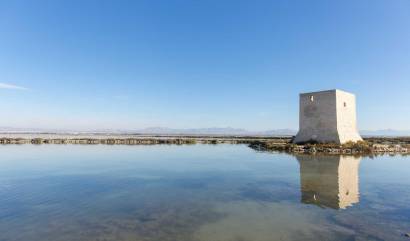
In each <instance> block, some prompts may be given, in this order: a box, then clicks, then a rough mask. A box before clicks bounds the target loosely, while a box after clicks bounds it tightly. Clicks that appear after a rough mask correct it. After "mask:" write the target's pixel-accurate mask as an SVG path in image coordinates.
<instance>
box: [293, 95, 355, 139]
mask: <svg viewBox="0 0 410 241" xmlns="http://www.w3.org/2000/svg"><path fill="white" fill-rule="evenodd" d="M359 140H362V138H361V137H360V135H359V132H358V131H357V126H356V98H355V96H354V95H353V94H351V93H348V92H344V91H341V90H326V91H319V92H311V93H303V94H300V109H299V132H298V134H297V135H296V137H295V139H294V141H293V142H294V143H304V142H309V141H315V142H319V143H337V144H343V143H346V142H348V141H353V142H356V141H359Z"/></svg>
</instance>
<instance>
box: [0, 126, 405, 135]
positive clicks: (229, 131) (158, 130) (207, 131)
mask: <svg viewBox="0 0 410 241" xmlns="http://www.w3.org/2000/svg"><path fill="white" fill-rule="evenodd" d="M0 133H73V134H75V133H89V134H99V133H105V134H107V133H113V134H145V135H241V136H242V135H243V136H246V135H248V136H249V135H254V136H293V135H295V134H296V133H297V131H296V130H294V129H276V130H267V131H249V130H245V129H239V128H232V127H224V128H219V127H213V128H190V129H173V128H166V127H150V128H145V129H134V130H131V129H130V130H125V129H96V130H89V131H79V130H61V129H40V128H14V127H0ZM360 134H361V135H363V136H410V130H393V129H385V130H362V131H360Z"/></svg>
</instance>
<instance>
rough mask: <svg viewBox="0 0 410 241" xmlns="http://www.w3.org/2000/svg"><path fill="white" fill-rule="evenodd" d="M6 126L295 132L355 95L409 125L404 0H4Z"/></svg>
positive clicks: (371, 119) (389, 124)
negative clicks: (303, 112)
mask: <svg viewBox="0 0 410 241" xmlns="http://www.w3.org/2000/svg"><path fill="white" fill-rule="evenodd" d="M0 30H1V34H0V110H1V117H2V118H0V127H17V128H53V129H55V128H58V129H78V130H92V129H140V128H146V127H154V126H155V127H157V126H158V127H169V128H206V127H233V128H244V129H248V130H254V131H258V130H272V129H283V128H291V129H297V128H298V120H299V119H298V113H299V110H298V103H299V102H298V101H299V100H298V98H299V97H298V95H299V93H300V92H309V91H317V90H326V89H336V88H337V89H342V90H345V91H349V92H353V93H355V94H356V98H357V110H358V125H359V129H361V130H375V129H387V128H392V129H402V130H404V129H410V98H409V97H410V1H408V0H394V1H391V0H344V1H329V0H315V1H306V0H300V1H296V0H283V1H282V0H276V1H275V0H270V1H264V0H255V1H250V0H246V1H244V0H206V1H195V0H190V1H189V0H173V1H169V0H154V1H153V0H146V1H145V0H138V1H133V0H132V1H121V0H117V1H114V0H112V1H104V0H95V1H89V0H67V1H62V0H49V1H45V0H26V1H20V0H10V1H6V0H0Z"/></svg>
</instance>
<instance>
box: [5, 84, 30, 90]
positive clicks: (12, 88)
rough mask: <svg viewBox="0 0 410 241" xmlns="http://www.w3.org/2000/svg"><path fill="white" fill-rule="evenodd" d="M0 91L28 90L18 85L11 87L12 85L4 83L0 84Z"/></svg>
mask: <svg viewBox="0 0 410 241" xmlns="http://www.w3.org/2000/svg"><path fill="white" fill-rule="evenodd" d="M0 89H9V90H28V89H27V88H25V87H22V86H18V85H13V84H6V83H0Z"/></svg>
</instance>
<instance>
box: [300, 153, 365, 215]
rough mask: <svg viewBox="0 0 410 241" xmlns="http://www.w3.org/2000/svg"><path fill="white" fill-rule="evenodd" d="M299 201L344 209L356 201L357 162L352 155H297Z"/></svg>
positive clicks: (357, 195)
mask: <svg viewBox="0 0 410 241" xmlns="http://www.w3.org/2000/svg"><path fill="white" fill-rule="evenodd" d="M297 159H298V161H299V164H300V183H301V192H302V200H301V201H302V203H306V204H315V205H318V206H320V207H329V208H333V209H345V208H347V207H349V206H351V205H353V204H355V203H358V202H359V164H360V160H361V157H354V156H336V155H335V156H316V155H300V156H297Z"/></svg>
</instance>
